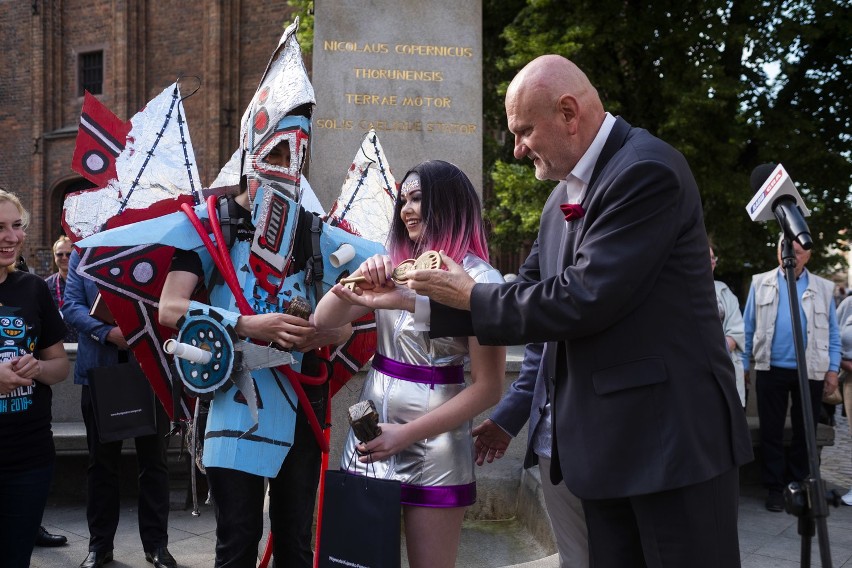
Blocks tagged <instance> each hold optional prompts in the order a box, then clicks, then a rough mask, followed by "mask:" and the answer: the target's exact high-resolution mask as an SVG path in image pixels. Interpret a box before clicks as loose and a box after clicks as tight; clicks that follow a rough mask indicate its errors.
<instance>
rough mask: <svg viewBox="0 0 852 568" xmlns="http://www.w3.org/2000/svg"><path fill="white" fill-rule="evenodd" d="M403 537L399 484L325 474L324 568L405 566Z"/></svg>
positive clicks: (321, 560)
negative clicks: (403, 560) (401, 541)
mask: <svg viewBox="0 0 852 568" xmlns="http://www.w3.org/2000/svg"><path fill="white" fill-rule="evenodd" d="M399 539H400V483H399V481H396V480H391V479H376V478H375V477H368V476H363V475H354V474H351V473H347V472H345V471H335V470H330V469H329V470H326V471H325V496H324V498H323V506H322V532H321V534H320V542H319V553H318V554H319V568H343V567H348V566H359V567H363V568H399V567H400V541H399Z"/></svg>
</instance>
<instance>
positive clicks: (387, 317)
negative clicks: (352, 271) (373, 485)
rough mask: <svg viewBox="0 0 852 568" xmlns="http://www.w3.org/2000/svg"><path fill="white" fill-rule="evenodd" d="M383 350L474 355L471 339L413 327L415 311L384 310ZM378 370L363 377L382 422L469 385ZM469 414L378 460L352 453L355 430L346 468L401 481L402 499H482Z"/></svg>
mask: <svg viewBox="0 0 852 568" xmlns="http://www.w3.org/2000/svg"><path fill="white" fill-rule="evenodd" d="M462 266H463V267H464V269H465V271H466V272H467V273H468V274H469V275H470V276H471V277H472V278H473V279H474V280H476V281H477V282H503V277H502V276H501V275H500V273H499V272H498V271H497V270H496V269H494V268H492V267H491V266H490V265H489V264H488V263H486V262H485V261H484V260H482V259H480V258H478V257H476V256H474V255H472V254H469V253H468V254H467V255H466V256H465V257H464V259H463V263H462ZM376 324H377V327H378V329H377V332H378V345H377V347H376V353H377V354H378V355H379V357H381V356H384V357H386V358H388V359H391V360H393V361H396V362H399V363H405V364H408V365H417V366H421V367H452V366H457V367H458V366H462V365H464V364H466V363H468V362H469V357H468V338H467V337H455V338H453V337H445V338H439V339H430V338H429V332H428V331H416V330H415V329H414V318H413V314H411V313H410V312H407V311H403V310H377V311H376ZM375 367H376V363H375V362H374V367H373V369H371V370H370V372H369V374H368V375H367V379H366V381H364V388H363V390H362V391H361V399H360V400H366V399H370V400H372V401H373V402H374V403H375V404H376V410H377V411H378V413H379V422H385V423H390V424H404V423H407V422H410V421H412V420H414V419H416V418H418V417H420V416H422V415H423V414H425V413H426V412H427V411H429V410H431V409H434V408H437V407H438V406H440V405H441V404H443V403H445V402H447V401H448V400H450V399H451V398H453V397H454V396H456V395H457V394H458V393H460V392H461V391H462V390H463V389H464V388H465V384H464V381H463V379H462V382H460V383H458V384H428V383H423V382H412V381H410V380H405V379H401V378H396V377H393V376H390V375H388V374H386V373H383V372H380V371H378V370H377V369H376V368H375ZM470 430H471V424H470V421H467V422H465V423H464V424H462V425H461V426H459V427H458V428H456V429H455V430H452V431H450V432H445V433H443V434H439V435H438V436H436V437H434V438H429V439H426V440H420V441H418V442H416V443H414V444H412V445H411V446H409V447H408V448H406V449H404V450H403V451H401V452H400V453H398V454H396V455H394V456H391V457H390V458H388V459H386V460H382V461H376V462H374V463H372V464H362V463H360V462H358V460H357V456H356V457H355V459H353V458H352V456H353V453H354V452H355V446H356V445H357V444H358V443H359V441H358V439H357V438H355V436H354V434H353V432H352V430H351V429H350V430H349V435H348V437H347V439H346V444H345V446H344V449H343V455H342V457H341V466H340V467H341V469H344V470H348V471H350V472H355V473H358V474H361V475H365V474H367V475H370V476H373V475H374V473H373V467H374V466H375V476H377V477H378V478H380V479H396V480H399V481H400V482H402V503H403V504H405V505H418V506H423V507H464V506H467V505H471V504H473V503H474V502H475V501H476V481H475V478H474V473H473V461H474V460H473V439H472V438H471V435H470Z"/></svg>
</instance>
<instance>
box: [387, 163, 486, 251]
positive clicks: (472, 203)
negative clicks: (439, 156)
mask: <svg viewBox="0 0 852 568" xmlns="http://www.w3.org/2000/svg"><path fill="white" fill-rule="evenodd" d="M412 173H417V174H418V175H419V176H420V188H421V190H422V197H421V201H420V216H421V222H422V226H423V230H422V232H421V235H420V238H419V239H418V241H417V242H413V241H412V240H411V239H410V238H409V237H408V229H407V228H406V226H405V223H403V222H402V219H401V218H400V212H401V211H402V206H403V205H404V203H405V201H404V200H403V199H402V197H401V196H399V195H398V196H397V200H396V206H395V207H394V216H393V224H392V225H391V230H390V235H389V236H388V243H387V248H388V251H389V252H390V256H391V259H392V260H393V262H394V263H399V262H401V261H403V260H405V259H407V258H417V257H418V256H420V255H421V254H423V253H424V252H426V251H427V250H435V251H440V250H443V251H444V252H445V253H446V255H447V256H449V257H450V258H452V259H453V260H454V261H456V262H458V263H461V261H462V258H464V255H465V254H467V253H468V252H470V253H472V254H474V255H476V256H478V257H479V258H481V259H483V260H485V261H488V243H487V241H486V239H485V230H484V228H483V224H482V206H481V204H480V202H479V196H478V195H477V194H476V190H475V189H474V188H473V184H472V183H471V182H470V179H468V177H467V176H466V175H465V174H464V172H463V171H461V170H460V169H459V168H458V167H456V166H455V165H453V164H451V163H449V162H444V161H442V160H429V161H427V162H423V163H421V164H419V165H417V166H414V167H413V168H411V169H410V170H409V171H407V172H406V173H405V176H404V177H403V178H402V181H403V182H405V179H406V178H407V177H408V176H409V175H411V174H412Z"/></svg>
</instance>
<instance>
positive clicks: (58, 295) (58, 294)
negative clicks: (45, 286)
mask: <svg viewBox="0 0 852 568" xmlns="http://www.w3.org/2000/svg"><path fill="white" fill-rule="evenodd" d="M60 280H62V276H61V275H60V274H59V273H57V274H56V303H57V304H59V309H60V310H61V309H62V304H64V303H65V300H63V299H62V290H60V289H59V281H60Z"/></svg>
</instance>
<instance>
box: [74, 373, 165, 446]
mask: <svg viewBox="0 0 852 568" xmlns="http://www.w3.org/2000/svg"><path fill="white" fill-rule="evenodd" d="M89 389H90V391H91V394H92V406H93V408H94V411H95V425H96V426H97V428H98V438H99V440H100V441H101V443H106V442H115V441H117V440H125V439H127V438H136V437H138V436H149V435H151V434H156V433H157V418H156V409H155V407H154V405H155V404H156V401H155V400H154V391H153V390H152V389H151V385H150V383H148V379H147V378H145V374H144V373H143V372H142V369H141V368H140V367H139V364H138V363H137V362H136V361H135V360H131V361H129V362H127V363H119V364H118V365H110V366H109V367H95V368H93V369H89Z"/></svg>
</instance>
